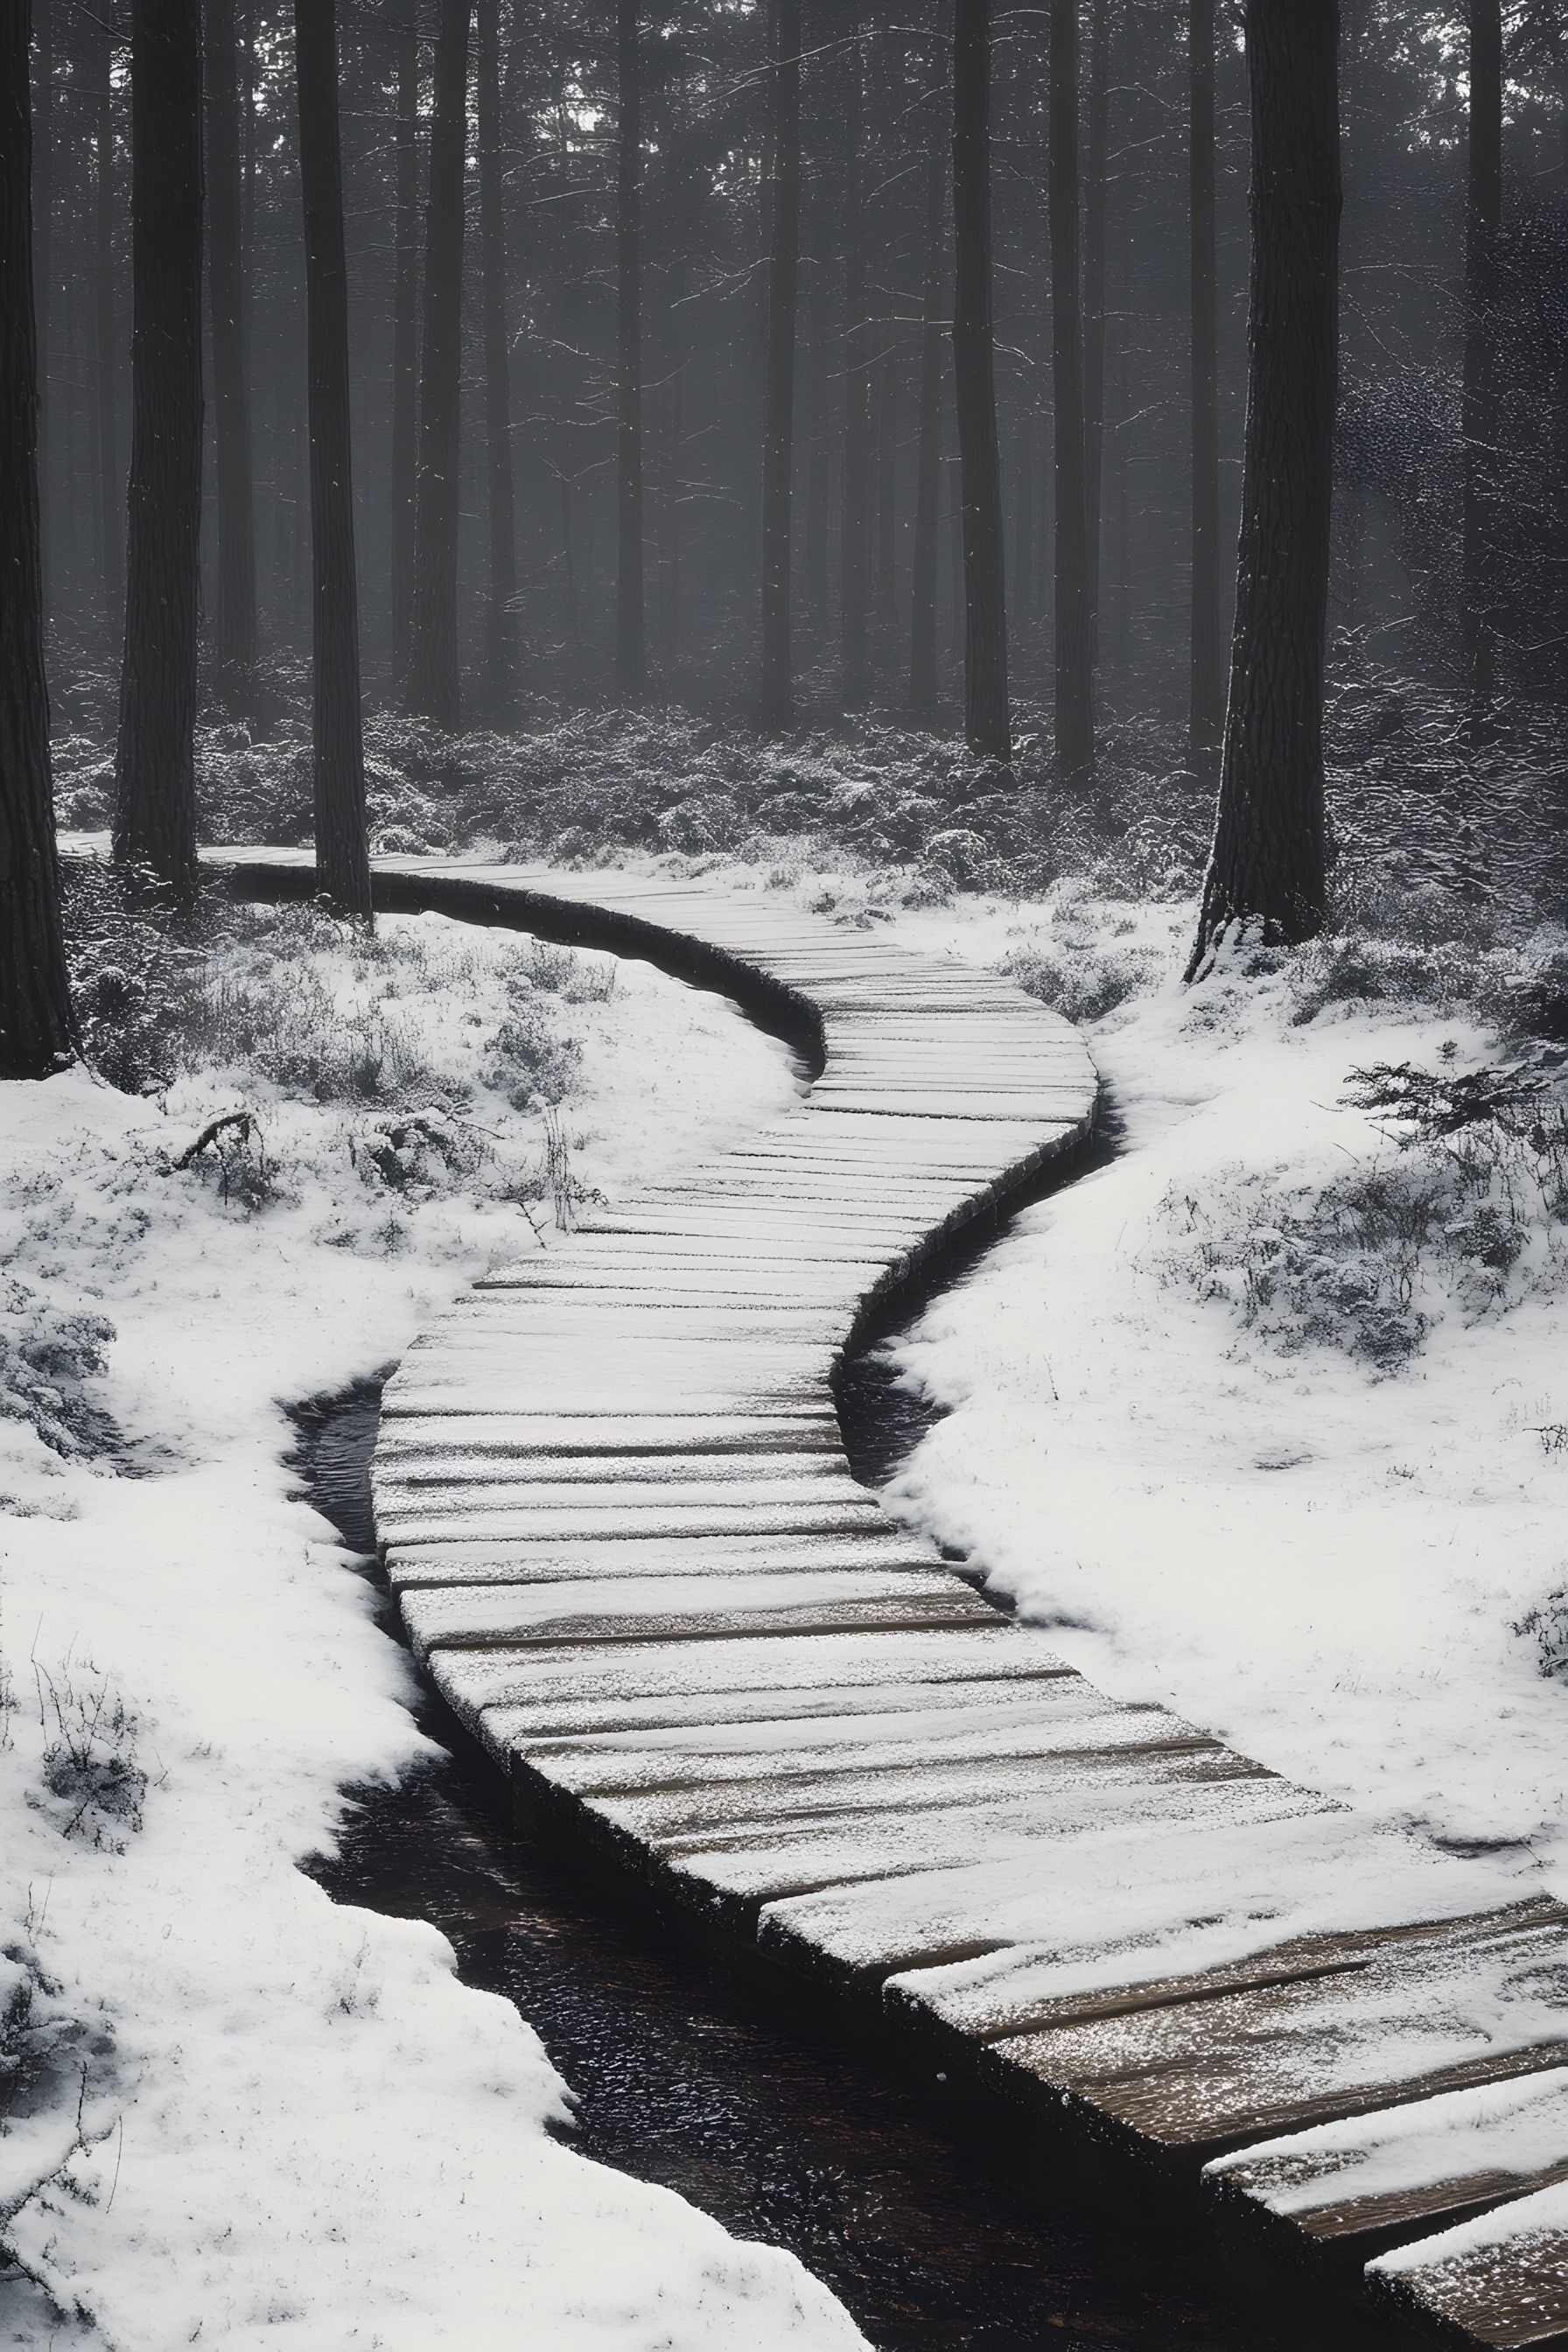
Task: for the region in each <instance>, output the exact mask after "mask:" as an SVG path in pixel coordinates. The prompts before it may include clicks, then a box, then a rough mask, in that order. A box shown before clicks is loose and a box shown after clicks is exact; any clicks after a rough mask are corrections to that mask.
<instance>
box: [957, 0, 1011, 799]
mask: <svg viewBox="0 0 1568 2352" xmlns="http://www.w3.org/2000/svg"><path fill="white" fill-rule="evenodd" d="M990 118H991V4H990V0H956V5H955V7H954V11H953V69H952V232H953V299H952V373H953V383H954V387H955V389H956V392H957V395H958V447H959V457H960V462H961V464H962V467H963V600H964V635H963V648H964V659H963V670H964V678H963V718H964V731H965V733H966V734H967V736H968V739H969V743H970V747H971V749H972V750H973V751H981V752H989V753H991V754H993V755H994V757H995V758H997V759H998V760H1007V759H1011V757H1012V753H1013V725H1012V715H1011V711H1010V709H1009V707H1008V701H1007V589H1006V572H1005V555H1004V551H1003V541H1002V465H1001V457H1000V455H999V452H998V449H997V443H996V384H995V347H994V333H993V329H992V320H991V119H990Z"/></svg>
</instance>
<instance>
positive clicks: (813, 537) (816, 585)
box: [803, 255, 832, 655]
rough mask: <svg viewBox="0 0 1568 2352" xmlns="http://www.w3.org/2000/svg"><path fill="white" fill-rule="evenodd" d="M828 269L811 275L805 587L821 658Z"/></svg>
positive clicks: (817, 268)
mask: <svg viewBox="0 0 1568 2352" xmlns="http://www.w3.org/2000/svg"><path fill="white" fill-rule="evenodd" d="M829 409H830V402H829V394H828V373H827V292H826V266H825V263H824V262H823V260H822V258H821V257H820V255H819V256H818V257H817V258H816V260H815V262H814V263H813V266H812V272H811V450H810V455H809V458H808V461H807V466H806V477H805V550H804V561H803V573H804V578H803V585H804V587H805V611H806V618H807V620H808V621H809V622H810V625H811V629H812V634H813V637H814V639H815V641H816V642H815V645H814V647H813V650H814V652H815V653H816V654H817V655H820V653H821V649H822V640H823V638H824V637H825V636H826V632H827V508H828V499H829V497H830V495H831V482H832V458H831V455H830V436H831V430H832V427H831V423H830V416H829Z"/></svg>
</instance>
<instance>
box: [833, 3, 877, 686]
mask: <svg viewBox="0 0 1568 2352" xmlns="http://www.w3.org/2000/svg"><path fill="white" fill-rule="evenodd" d="M861 32H862V18H861V11H860V5H859V0H856V5H855V6H854V7H852V9H851V11H850V16H849V22H848V26H847V53H846V57H845V77H844V80H845V89H844V138H845V146H844V219H843V236H844V336H843V352H844V365H843V376H844V463H843V468H842V473H843V478H842V480H841V482H840V484H839V507H840V512H839V524H838V633H839V643H840V669H841V673H842V684H841V688H840V691H841V692H842V695H843V698H844V707H845V709H847V710H859V709H863V708H864V706H865V701H866V693H867V687H868V665H867V655H866V585H867V579H866V575H867V570H868V555H869V552H870V545H869V542H870V527H871V500H870V484H869V481H868V459H869V457H870V448H871V373H870V370H869V368H868V365H867V363H866V223H865V219H864V216H863V207H864V177H865V173H864V158H863V155H862V152H861V151H862V148H863V145H864V142H865V137H866V61H865V58H864V56H863V54H862V50H861Z"/></svg>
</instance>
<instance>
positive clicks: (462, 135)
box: [407, 0, 473, 728]
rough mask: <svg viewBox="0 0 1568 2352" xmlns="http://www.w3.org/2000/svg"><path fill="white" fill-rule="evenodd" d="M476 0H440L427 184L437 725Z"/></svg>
mask: <svg viewBox="0 0 1568 2352" xmlns="http://www.w3.org/2000/svg"><path fill="white" fill-rule="evenodd" d="M472 14H473V0H440V17H439V21H438V26H437V34H436V79H435V97H434V104H433V107H432V111H431V118H430V188H429V195H428V200H427V203H426V215H425V342H424V349H423V352H422V353H421V355H420V371H419V472H418V478H417V481H416V486H415V508H414V602H413V612H412V623H411V626H410V630H409V646H408V688H407V698H408V705H409V708H410V709H412V710H414V711H416V712H417V713H418V715H419V716H420V717H421V718H422V719H435V720H436V722H437V725H438V726H442V727H454V728H455V727H457V726H458V725H459V724H460V723H461V717H462V686H461V679H460V677H459V673H458V513H459V508H458V488H459V484H458V462H459V457H460V449H461V438H460V436H461V414H462V370H463V167H464V158H465V154H466V151H467V147H468V25H469V20H470V18H471V16H472Z"/></svg>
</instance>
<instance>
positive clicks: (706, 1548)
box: [386, 1520, 936, 1592]
mask: <svg viewBox="0 0 1568 2352" xmlns="http://www.w3.org/2000/svg"><path fill="white" fill-rule="evenodd" d="M935 1561H936V1552H935V1550H934V1549H933V1548H932V1547H931V1546H930V1545H929V1544H928V1545H922V1544H920V1543H918V1542H914V1541H911V1540H910V1539H908V1538H900V1536H899V1534H898V1532H897V1530H896V1529H895V1528H892V1527H891V1526H889V1524H888V1523H887V1521H885V1520H884V1521H881V1522H879V1524H878V1525H877V1526H875V1527H870V1528H864V1529H856V1530H855V1531H854V1532H853V1533H849V1534H846V1533H843V1532H838V1533H834V1534H827V1535H824V1534H821V1533H818V1532H816V1531H815V1530H812V1529H801V1528H794V1529H791V1530H790V1531H789V1532H788V1533H786V1534H783V1535H760V1534H756V1533H753V1532H752V1531H750V1530H748V1531H747V1532H746V1533H745V1534H743V1535H711V1536H703V1535H689V1534H687V1533H684V1532H683V1533H681V1534H680V1535H678V1536H647V1535H644V1536H629V1537H614V1536H585V1537H580V1538H577V1539H576V1540H574V1541H572V1542H562V1543H541V1542H532V1543H531V1542H529V1541H527V1540H526V1538H525V1539H523V1540H521V1541H517V1542H512V1541H509V1540H508V1539H506V1538H499V1539H498V1538H463V1539H462V1540H461V1541H458V1542H453V1543H441V1544H422V1545H421V1544H410V1545H408V1546H407V1547H406V1548H405V1547H404V1546H403V1545H402V1544H392V1545H389V1546H388V1548H387V1554H386V1574H387V1580H388V1581H389V1583H390V1584H391V1586H392V1589H393V1591H395V1592H402V1591H425V1590H427V1589H430V1588H433V1587H435V1586H437V1585H446V1584H496V1583H506V1584H534V1583H538V1584H555V1583H561V1582H564V1581H566V1580H578V1579H584V1578H593V1579H595V1580H597V1579H603V1578H616V1577H620V1576H705V1575H712V1574H716V1573H724V1574H728V1573H730V1572H731V1571H733V1570H740V1571H742V1572H743V1573H744V1574H747V1575H756V1576H761V1575H768V1574H773V1573H776V1574H780V1575H796V1574H800V1573H803V1572H805V1571H810V1572H811V1573H813V1574H819V1575H831V1574H836V1573H839V1572H845V1573H852V1572H853V1571H855V1570H859V1569H865V1568H876V1569H879V1570H883V1571H884V1572H885V1573H887V1574H893V1573H895V1572H897V1571H900V1570H906V1571H908V1572H909V1573H910V1574H911V1575H914V1574H918V1575H924V1574H925V1573H926V1572H927V1571H928V1570H930V1569H931V1567H932V1566H933V1565H934V1564H935Z"/></svg>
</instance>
